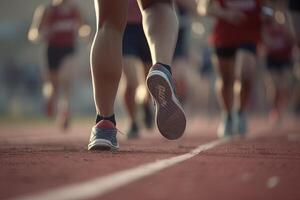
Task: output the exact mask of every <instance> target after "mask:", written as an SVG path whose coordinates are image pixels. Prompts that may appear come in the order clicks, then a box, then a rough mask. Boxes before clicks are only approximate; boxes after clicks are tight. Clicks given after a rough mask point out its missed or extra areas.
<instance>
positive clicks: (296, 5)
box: [288, 0, 300, 116]
mask: <svg viewBox="0 0 300 200" xmlns="http://www.w3.org/2000/svg"><path fill="white" fill-rule="evenodd" d="M288 3H289V5H288V6H289V10H290V19H291V20H290V24H291V29H292V33H293V36H294V38H295V41H296V43H297V47H298V49H297V51H296V56H295V57H296V60H295V69H294V70H295V75H296V77H297V80H298V81H297V83H296V87H295V104H296V105H295V108H296V114H297V115H298V116H300V1H299V0H289V1H288Z"/></svg>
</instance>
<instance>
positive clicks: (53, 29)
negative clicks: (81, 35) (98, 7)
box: [45, 6, 80, 46]
mask: <svg viewBox="0 0 300 200" xmlns="http://www.w3.org/2000/svg"><path fill="white" fill-rule="evenodd" d="M79 25H80V13H79V10H78V9H77V8H76V7H75V6H72V7H70V8H68V9H64V8H62V6H51V7H48V10H47V17H46V22H45V27H46V31H47V32H48V33H47V34H46V35H47V38H46V39H47V41H48V44H49V45H54V46H72V45H74V43H75V40H76V37H77V32H78V28H79Z"/></svg>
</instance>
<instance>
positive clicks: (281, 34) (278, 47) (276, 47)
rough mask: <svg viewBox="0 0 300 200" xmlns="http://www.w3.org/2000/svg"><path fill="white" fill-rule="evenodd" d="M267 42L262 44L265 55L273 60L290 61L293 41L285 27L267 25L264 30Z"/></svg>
mask: <svg viewBox="0 0 300 200" xmlns="http://www.w3.org/2000/svg"><path fill="white" fill-rule="evenodd" d="M265 34H266V37H268V42H266V41H265V42H264V45H265V47H266V50H267V54H268V55H269V56H271V57H273V58H275V59H280V60H285V59H290V58H291V56H292V50H293V41H292V37H291V35H290V34H289V33H288V31H287V30H286V29H285V27H283V26H281V25H279V24H277V25H271V24H270V25H268V26H267V27H266V30H265Z"/></svg>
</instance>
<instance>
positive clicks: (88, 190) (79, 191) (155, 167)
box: [16, 139, 228, 200]
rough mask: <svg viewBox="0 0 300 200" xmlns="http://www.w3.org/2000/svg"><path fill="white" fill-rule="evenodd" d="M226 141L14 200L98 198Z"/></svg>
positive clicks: (213, 142)
mask: <svg viewBox="0 0 300 200" xmlns="http://www.w3.org/2000/svg"><path fill="white" fill-rule="evenodd" d="M226 141H228V139H218V140H214V141H212V142H209V143H206V144H203V145H200V146H198V147H197V148H195V149H193V150H191V151H190V152H189V153H186V154H182V155H180V156H174V157H171V158H168V159H163V160H158V161H156V162H152V163H148V164H143V165H140V166H138V167H135V168H132V169H127V170H124V171H120V172H116V173H113V174H111V175H108V176H104V177H99V178H96V179H93V180H90V181H87V182H83V183H77V184H72V185H69V186H64V187H61V188H57V189H53V190H49V191H46V192H44V193H40V194H37V195H32V196H24V197H20V198H16V200H53V199H55V200H69V199H70V200H75V199H89V198H93V197H100V196H102V195H104V194H106V193H108V192H110V191H113V190H115V189H117V188H119V187H122V186H124V185H127V184H129V183H132V182H134V181H137V180H139V179H141V178H144V177H146V176H149V175H152V174H155V173H157V172H159V171H161V170H163V169H166V168H168V167H171V166H173V165H175V164H178V163H180V162H183V161H185V160H187V159H190V158H192V157H194V156H196V155H198V154H199V153H201V152H203V151H205V150H208V149H211V148H214V147H216V146H218V145H221V144H223V143H225V142H226Z"/></svg>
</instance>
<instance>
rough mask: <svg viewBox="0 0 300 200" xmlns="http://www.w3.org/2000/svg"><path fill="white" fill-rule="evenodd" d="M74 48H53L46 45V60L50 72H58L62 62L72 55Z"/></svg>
mask: <svg viewBox="0 0 300 200" xmlns="http://www.w3.org/2000/svg"><path fill="white" fill-rule="evenodd" d="M74 52H75V47H74V46H63V47H58V46H53V45H48V47H47V60H48V67H49V70H50V71H57V70H59V67H60V65H61V64H62V62H63V61H64V59H65V58H66V57H67V56H69V55H72V54H74Z"/></svg>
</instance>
